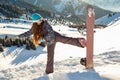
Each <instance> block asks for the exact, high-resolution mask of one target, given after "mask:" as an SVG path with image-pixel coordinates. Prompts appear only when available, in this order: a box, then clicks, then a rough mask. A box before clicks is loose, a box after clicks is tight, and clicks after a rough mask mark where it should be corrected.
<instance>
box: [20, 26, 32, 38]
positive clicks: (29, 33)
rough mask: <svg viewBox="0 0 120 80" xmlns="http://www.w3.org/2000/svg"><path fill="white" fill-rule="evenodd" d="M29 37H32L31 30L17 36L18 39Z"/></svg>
mask: <svg viewBox="0 0 120 80" xmlns="http://www.w3.org/2000/svg"><path fill="white" fill-rule="evenodd" d="M30 35H32V28H31V29H30V30H29V31H27V32H24V33H22V34H20V35H18V37H29V36H30Z"/></svg>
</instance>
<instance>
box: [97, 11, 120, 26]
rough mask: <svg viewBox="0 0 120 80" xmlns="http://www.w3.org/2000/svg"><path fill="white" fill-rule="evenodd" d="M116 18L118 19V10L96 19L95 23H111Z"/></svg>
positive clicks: (119, 15) (119, 17) (119, 13)
mask: <svg viewBox="0 0 120 80" xmlns="http://www.w3.org/2000/svg"><path fill="white" fill-rule="evenodd" d="M118 20H120V12H114V13H110V14H107V15H105V16H103V17H101V18H99V19H96V20H95V24H103V25H112V24H113V23H115V22H116V21H118Z"/></svg>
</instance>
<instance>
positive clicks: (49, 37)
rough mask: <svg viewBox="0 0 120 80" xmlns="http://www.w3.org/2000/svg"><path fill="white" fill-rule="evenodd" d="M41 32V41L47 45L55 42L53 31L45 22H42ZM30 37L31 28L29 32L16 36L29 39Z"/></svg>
mask: <svg viewBox="0 0 120 80" xmlns="http://www.w3.org/2000/svg"><path fill="white" fill-rule="evenodd" d="M43 30H44V35H43V39H44V40H45V41H46V43H47V44H48V45H50V44H52V43H53V42H54V40H55V31H54V30H53V29H52V27H51V25H49V24H48V22H47V21H44V24H43ZM30 35H32V28H31V29H30V30H29V31H27V32H25V33H22V34H20V35H18V37H29V36H30Z"/></svg>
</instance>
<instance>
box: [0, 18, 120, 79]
mask: <svg viewBox="0 0 120 80" xmlns="http://www.w3.org/2000/svg"><path fill="white" fill-rule="evenodd" d="M0 26H6V28H3V27H0V36H2V37H4V36H5V35H6V34H7V35H9V36H10V37H13V36H15V35H18V34H20V33H23V32H25V31H27V30H29V29H30V24H29V25H28V24H13V23H0ZM119 26H120V20H117V21H116V22H115V23H113V24H112V25H110V26H108V27H106V28H104V29H97V30H96V33H95V34H94V69H85V67H84V66H82V65H80V59H81V58H82V57H85V56H86V48H79V47H76V46H72V45H68V44H63V43H57V44H56V47H55V57H54V59H55V63H54V68H55V69H54V73H51V74H49V75H45V74H44V71H45V67H46V61H47V49H46V47H45V48H44V47H41V46H38V47H37V49H36V50H35V51H34V50H26V49H25V45H24V46H22V47H17V46H12V47H4V50H5V51H4V52H1V53H0V80H119V79H120V76H119V74H120V44H119V43H120V38H119V34H120V28H119ZM53 29H54V30H56V31H57V32H59V33H61V34H62V35H65V36H69V37H85V36H82V35H80V34H79V32H78V31H77V29H74V28H69V27H68V26H64V25H56V26H53ZM85 38H86V37H85Z"/></svg>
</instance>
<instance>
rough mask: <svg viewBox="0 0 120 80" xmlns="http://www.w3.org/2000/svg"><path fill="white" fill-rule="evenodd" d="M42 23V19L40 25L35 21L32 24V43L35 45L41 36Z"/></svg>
mask: <svg viewBox="0 0 120 80" xmlns="http://www.w3.org/2000/svg"><path fill="white" fill-rule="evenodd" d="M43 23H44V21H42V22H41V24H40V25H38V24H37V23H35V22H34V23H33V24H32V30H33V43H34V44H35V45H36V46H37V45H38V44H39V40H40V39H41V38H42V37H43V34H44V32H43Z"/></svg>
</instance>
